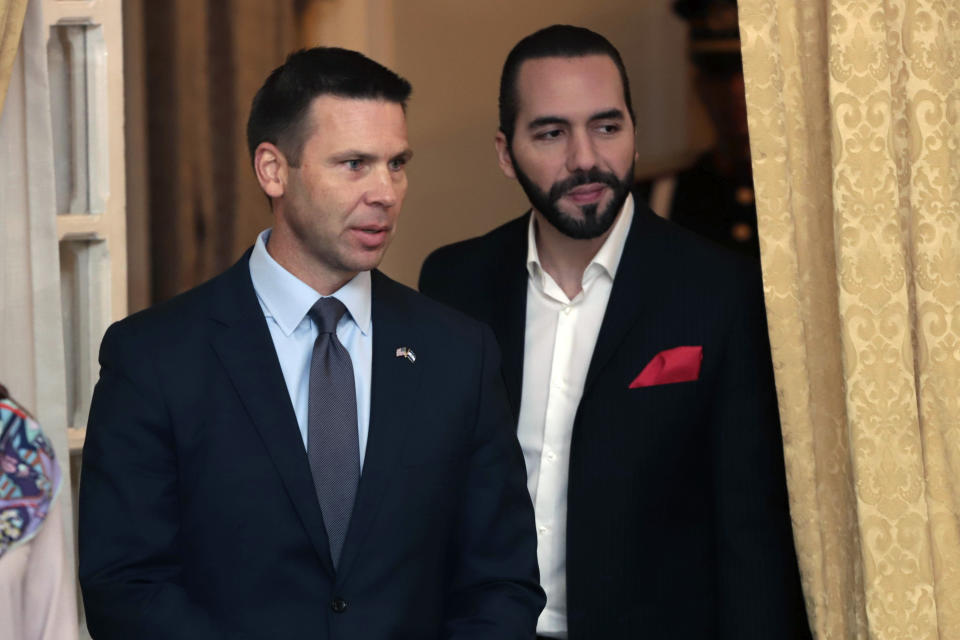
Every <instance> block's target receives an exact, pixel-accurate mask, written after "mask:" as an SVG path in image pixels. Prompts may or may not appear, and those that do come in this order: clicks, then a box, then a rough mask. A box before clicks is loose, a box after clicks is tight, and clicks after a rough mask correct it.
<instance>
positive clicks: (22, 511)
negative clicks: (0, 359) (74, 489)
mask: <svg viewBox="0 0 960 640" xmlns="http://www.w3.org/2000/svg"><path fill="white" fill-rule="evenodd" d="M59 489H60V467H59V466H58V465H57V461H56V460H55V459H54V455H53V447H52V446H51V445H50V443H49V442H48V441H47V439H46V438H45V437H44V436H43V432H42V431H40V425H38V424H37V423H36V422H34V421H33V419H31V418H30V416H28V415H27V414H26V412H24V411H23V409H21V408H20V407H18V406H17V405H16V404H15V403H14V402H13V401H12V400H0V557H2V556H3V554H4V553H5V552H7V551H8V550H10V549H12V548H14V547H15V546H17V545H20V544H23V543H25V542H27V541H28V540H30V539H31V538H33V536H35V535H36V533H37V530H38V529H39V528H40V525H41V524H43V521H44V519H45V518H46V517H47V513H49V511H50V509H51V508H52V507H53V501H54V499H55V498H56V496H57V492H58V491H59Z"/></svg>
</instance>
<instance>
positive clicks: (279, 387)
mask: <svg viewBox="0 0 960 640" xmlns="http://www.w3.org/2000/svg"><path fill="white" fill-rule="evenodd" d="M248 259H249V252H248V253H247V256H245V257H244V259H242V260H241V261H240V262H238V263H237V264H236V265H234V266H233V268H231V269H230V270H229V271H228V272H227V273H226V274H224V287H222V288H221V291H222V293H223V295H222V297H221V300H219V301H218V303H217V304H216V305H215V309H216V310H217V311H216V313H215V317H214V321H215V322H217V323H218V324H220V325H221V330H220V331H219V332H218V333H215V334H214V338H213V340H212V342H213V348H214V350H215V351H216V353H217V355H218V357H219V358H220V361H221V362H222V363H223V366H224V368H225V369H226V371H227V374H228V375H229V377H230V380H231V381H232V382H233V385H234V387H235V389H236V390H237V394H238V395H239V396H240V399H241V401H242V402H243V406H244V408H245V409H246V411H247V413H248V414H249V415H250V419H251V420H252V421H253V424H254V426H255V427H256V429H257V431H258V432H259V434H260V437H261V439H262V440H263V444H264V447H265V448H266V450H267V454H268V455H269V456H270V459H271V460H272V461H273V464H274V466H275V467H276V469H277V473H279V474H280V477H281V478H282V480H283V484H284V486H285V487H286V489H287V492H288V493H289V495H290V499H291V501H292V502H293V506H294V508H295V509H296V511H297V513H298V515H299V516H300V519H301V521H302V522H303V526H304V528H305V529H306V530H307V535H308V536H309V537H310V541H311V542H312V543H313V546H314V548H315V549H316V551H317V555H319V556H320V561H321V563H322V564H323V566H324V567H325V568H326V569H327V571H328V572H329V573H331V574H333V563H332V561H331V558H330V544H329V542H328V540H327V534H326V529H325V528H324V525H323V515H322V513H321V511H320V504H319V502H318V501H317V494H316V491H315V490H314V487H313V479H312V476H311V475H310V463H309V462H308V460H307V455H306V451H305V450H304V447H303V440H302V439H301V438H300V430H299V428H298V427H297V418H296V415H295V414H294V412H293V406H292V405H291V404H290V396H289V393H288V392H287V387H286V384H285V383H284V381H283V372H282V371H281V369H280V362H279V360H277V354H276V351H275V350H274V347H273V341H272V340H271V338H270V332H269V330H268V329H267V325H266V321H265V319H264V317H263V311H262V309H261V308H260V305H259V303H258V302H257V297H256V293H255V292H254V289H253V283H252V282H251V280H250V269H249V266H248Z"/></svg>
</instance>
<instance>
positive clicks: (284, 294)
mask: <svg viewBox="0 0 960 640" xmlns="http://www.w3.org/2000/svg"><path fill="white" fill-rule="evenodd" d="M269 238H270V229H267V230H266V231H263V232H262V233H261V234H260V235H259V236H258V237H257V242H256V244H255V245H254V246H253V252H252V253H251V254H250V277H251V279H252V280H253V288H254V290H255V291H256V292H257V300H259V301H260V307H261V308H262V309H263V315H264V317H265V318H266V319H267V327H268V328H269V329H270V337H271V338H272V339H273V347H274V349H276V351H277V358H278V359H279V360H280V369H281V370H282V371H283V381H284V382H285V383H286V385H287V393H289V394H290V402H291V403H292V404H293V411H294V413H295V414H296V416H297V426H299V427H300V437H301V438H302V439H303V446H304V448H306V446H307V401H308V399H309V395H310V361H311V359H312V358H313V343H314V342H315V341H316V339H317V326H316V324H314V322H313V320H312V319H311V318H310V316H309V315H307V313H308V312H309V311H310V308H311V307H313V305H314V303H315V302H316V301H317V300H319V299H320V298H321V297H323V296H321V295H320V294H319V293H317V292H316V291H314V290H313V289H312V288H311V287H310V286H308V285H307V284H306V283H304V282H303V281H302V280H300V279H299V278H297V277H296V276H295V275H293V274H292V273H290V272H289V271H287V270H286V269H284V268H283V267H281V266H280V264H279V263H277V261H276V260H274V259H273V257H272V256H271V255H270V254H269V253H268V252H267V240H269ZM333 297H334V298H336V299H337V300H339V301H340V302H342V303H343V304H344V306H345V307H346V308H347V313H345V314H343V317H341V318H340V322H338V323H337V338H338V339H339V340H340V342H341V343H342V344H343V346H344V347H345V348H346V350H347V352H348V353H349V354H350V361H351V363H352V364H353V379H354V384H355V386H356V391H357V435H358V437H359V442H360V467H361V469H362V468H363V459H364V455H365V453H366V450H367V435H368V433H369V428H370V378H371V369H372V368H373V320H372V318H371V317H370V316H371V312H370V306H371V285H370V272H369V271H361V272H360V273H358V274H357V275H356V276H355V277H354V278H353V279H352V280H350V282H348V283H347V284H345V285H343V286H342V287H340V288H339V289H337V290H336V291H334V292H333Z"/></svg>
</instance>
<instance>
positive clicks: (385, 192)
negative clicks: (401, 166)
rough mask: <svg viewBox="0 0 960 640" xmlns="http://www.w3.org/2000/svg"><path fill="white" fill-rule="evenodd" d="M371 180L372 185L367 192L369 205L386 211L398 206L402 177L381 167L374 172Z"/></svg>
mask: <svg viewBox="0 0 960 640" xmlns="http://www.w3.org/2000/svg"><path fill="white" fill-rule="evenodd" d="M370 179H371V180H372V183H371V184H370V188H369V189H368V190H367V204H371V205H378V206H381V207H383V208H385V209H387V208H390V207H392V206H393V205H395V204H397V197H398V195H397V194H398V188H399V182H400V181H401V180H402V176H401V175H398V174H396V173H394V172H392V171H390V169H389V168H388V167H381V168H378V169H376V170H375V171H373V173H372V175H371V176H370Z"/></svg>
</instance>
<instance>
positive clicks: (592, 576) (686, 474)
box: [420, 25, 809, 640]
mask: <svg viewBox="0 0 960 640" xmlns="http://www.w3.org/2000/svg"><path fill="white" fill-rule="evenodd" d="M634 127H635V121H634V116H633V109H632V108H631V103H630V90H629V86H628V80H627V74H626V71H625V69H624V65H623V62H622V60H621V58H620V55H619V53H618V52H617V50H616V49H615V48H614V47H613V45H611V44H610V43H609V42H608V41H607V40H606V39H605V38H603V37H602V36H600V35H598V34H596V33H593V32H591V31H589V30H587V29H583V28H579V27H571V26H561V25H557V26H553V27H548V28H546V29H543V30H541V31H538V32H537V33H534V34H532V35H530V36H528V37H527V38H525V39H523V40H522V41H520V43H518V44H517V45H516V47H514V49H513V50H512V51H511V52H510V55H509V56H508V57H507V60H506V63H505V65H504V69H503V74H502V77H501V83H500V130H499V131H498V132H497V134H496V149H497V157H498V161H499V164H500V168H501V169H502V170H503V172H504V174H506V176H507V177H509V178H515V179H516V180H517V181H518V182H519V183H520V186H521V187H522V188H523V190H524V192H525V193H526V195H527V197H528V199H529V200H530V204H531V207H532V208H531V210H530V211H529V212H527V213H526V214H525V215H523V216H522V217H520V218H518V219H516V220H514V221H512V222H509V223H507V224H505V225H503V226H501V227H499V228H497V229H494V230H493V231H491V232H490V233H488V234H486V235H484V236H482V237H479V238H474V239H472V240H467V241H464V242H460V243H457V244H454V245H451V246H448V247H444V248H442V249H439V250H437V251H436V252H434V253H433V254H432V255H431V256H430V257H428V258H427V260H426V262H425V263H424V265H423V270H422V272H421V276H420V290H421V291H422V292H423V293H426V294H427V295H430V296H432V297H435V298H437V299H438V300H440V301H442V302H446V303H447V304H450V305H451V306H453V307H456V308H458V309H460V310H462V311H464V312H466V313H468V314H469V315H472V316H474V317H475V318H478V319H480V320H482V321H484V322H486V323H488V324H489V325H490V326H491V327H492V328H493V329H494V333H495V334H496V336H497V339H498V341H499V343H500V347H501V349H502V351H503V364H502V372H503V377H504V379H505V382H506V386H507V390H508V395H509V397H510V401H511V403H512V408H513V410H514V414H515V415H516V416H518V425H517V433H518V437H519V440H520V444H521V446H522V449H523V453H524V458H525V461H526V467H527V476H528V483H527V488H528V490H529V492H530V495H531V497H532V498H533V503H534V510H535V514H536V520H537V538H538V539H537V542H538V550H537V554H538V561H539V567H540V576H541V584H542V586H543V588H544V590H545V591H546V593H547V606H546V609H545V610H544V611H543V613H542V614H541V615H540V618H539V621H538V624H537V633H538V637H543V638H570V640H589V639H594V638H639V637H649V638H671V639H687V638H689V639H691V640H692V639H696V640H703V639H704V638H724V639H734V638H735V639H737V640H744V639H751V638H756V639H758V640H759V639H764V640H767V639H769V638H778V639H784V638H798V637H809V631H808V627H807V623H806V617H805V615H804V610H803V604H802V599H801V595H800V583H799V575H798V571H797V564H796V557H795V554H794V548H793V540H792V536H791V529H790V520H789V514H788V508H787V495H786V487H785V481H784V468H783V454H782V448H781V438H780V431H779V424H778V419H777V399H776V393H775V391H774V385H773V374H772V367H771V362H770V351H769V344H768V340H767V333H766V327H765V323H764V310H763V298H762V294H761V288H760V278H759V269H758V268H757V266H756V263H755V262H751V261H748V260H746V259H744V258H741V257H739V256H736V255H734V254H732V253H730V254H728V253H727V252H725V251H724V250H723V249H721V248H719V247H714V246H713V245H711V244H708V243H707V242H706V241H704V240H701V239H699V238H697V237H695V236H694V235H692V234H690V233H689V232H687V231H685V230H684V229H682V228H680V227H678V226H676V225H674V224H672V223H670V222H668V221H665V220H662V219H660V218H658V217H657V216H656V215H654V214H653V213H652V212H651V211H650V210H649V209H647V208H646V207H644V206H642V205H641V204H640V203H639V202H638V201H636V200H635V199H634V198H633V196H632V195H631V194H630V191H629V187H628V185H630V184H631V182H632V180H633V163H634V161H635V159H636V150H635V146H634V145H635V142H634V137H635V136H634Z"/></svg>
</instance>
